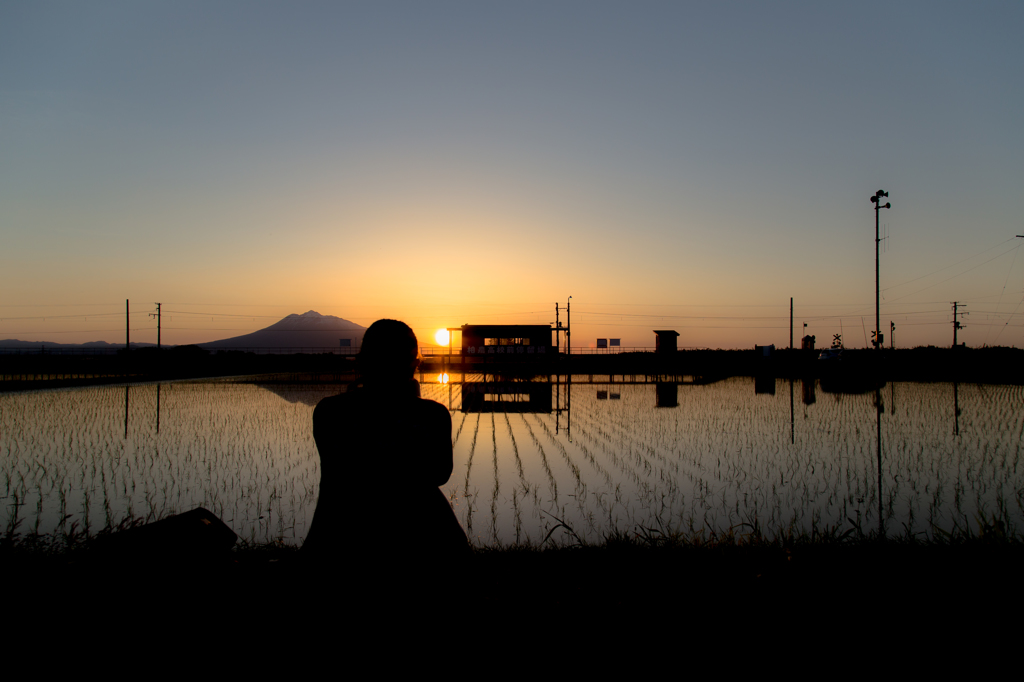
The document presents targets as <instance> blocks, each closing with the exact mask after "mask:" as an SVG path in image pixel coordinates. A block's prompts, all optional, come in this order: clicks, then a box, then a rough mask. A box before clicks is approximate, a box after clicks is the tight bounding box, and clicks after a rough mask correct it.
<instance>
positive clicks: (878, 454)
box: [875, 388, 885, 537]
mask: <svg viewBox="0 0 1024 682" xmlns="http://www.w3.org/2000/svg"><path fill="white" fill-rule="evenodd" d="M884 412H885V405H883V404H882V392H881V390H880V389H877V388H876V389H875V466H876V468H877V469H878V535H879V537H884V536H885V515H884V514H883V513H882V497H883V489H882V414H883V413H884Z"/></svg>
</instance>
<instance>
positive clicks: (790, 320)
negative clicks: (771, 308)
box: [789, 296, 793, 350]
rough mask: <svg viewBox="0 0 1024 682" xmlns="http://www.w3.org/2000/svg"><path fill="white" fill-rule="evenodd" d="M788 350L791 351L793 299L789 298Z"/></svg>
mask: <svg viewBox="0 0 1024 682" xmlns="http://www.w3.org/2000/svg"><path fill="white" fill-rule="evenodd" d="M789 349H790V350H793V297H792V296H790V297H789Z"/></svg>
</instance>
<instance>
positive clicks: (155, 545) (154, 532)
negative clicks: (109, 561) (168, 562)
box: [92, 507, 238, 559]
mask: <svg viewBox="0 0 1024 682" xmlns="http://www.w3.org/2000/svg"><path fill="white" fill-rule="evenodd" d="M237 539H238V536H237V535H235V532H234V531H232V530H231V529H230V528H228V527H227V526H226V525H225V524H224V522H223V521H221V520H220V519H219V518H217V516H216V515H214V514H213V513H212V512H210V511H209V510H207V509H204V508H202V507H196V508H195V509H193V510H192V511H189V512H185V513H184V514H176V515H175V516H169V517H167V518H166V519H161V520H160V521H155V522H153V523H147V524H146V525H144V526H138V527H136V528H130V529H128V530H123V531H120V532H117V533H111V534H110V535H104V536H100V537H98V538H96V540H95V541H94V543H93V546H92V548H93V550H95V551H96V552H97V553H98V554H100V555H101V556H104V557H118V558H133V557H134V558H143V557H152V556H159V557H161V558H164V559H201V558H209V557H212V556H216V555H218V554H226V553H227V552H229V551H230V550H231V547H232V546H233V545H234V544H235V541H236V540H237Z"/></svg>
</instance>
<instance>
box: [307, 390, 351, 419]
mask: <svg viewBox="0 0 1024 682" xmlns="http://www.w3.org/2000/svg"><path fill="white" fill-rule="evenodd" d="M351 401H352V396H350V395H349V394H347V393H339V394H338V395H332V396H330V397H327V398H324V399H323V400H321V401H320V402H318V403H317V404H316V407H315V408H313V419H319V418H322V417H324V416H326V415H330V414H335V413H337V412H340V411H343V410H344V409H345V407H346V405H348V404H349V403H350V402H351Z"/></svg>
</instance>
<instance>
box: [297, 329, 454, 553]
mask: <svg viewBox="0 0 1024 682" xmlns="http://www.w3.org/2000/svg"><path fill="white" fill-rule="evenodd" d="M357 363H358V367H359V370H360V375H361V380H360V381H359V382H357V383H356V384H353V385H352V386H351V387H349V389H348V390H347V391H346V392H345V393H341V394H339V395H336V396H333V397H330V398H325V399H323V400H321V401H320V403H319V404H318V405H317V406H316V410H314V412H313V437H314V438H315V439H316V447H317V450H318V451H319V453H320V498H319V499H318V501H317V505H316V512H315V514H314V515H313V522H312V524H311V525H310V529H309V534H308V535H307V537H306V541H305V543H304V544H303V546H302V554H303V556H305V557H307V558H309V559H312V560H314V561H316V562H317V563H319V564H321V565H324V566H325V567H326V566H329V565H332V564H334V563H335V562H342V563H341V564H340V565H339V566H338V568H339V569H340V568H346V569H352V568H354V569H356V570H359V569H363V570H371V571H376V570H378V569H388V570H392V569H393V570H400V571H403V572H404V571H406V570H408V569H412V571H411V572H416V571H420V570H422V569H430V568H433V569H435V570H443V564H444V560H445V559H451V558H456V557H459V556H463V555H465V554H467V553H468V552H469V546H468V543H467V541H466V534H465V533H464V532H463V530H462V527H461V526H460V525H459V522H458V519H456V518H455V514H454V513H453V512H452V508H451V505H449V503H448V500H447V498H446V497H445V496H444V493H442V492H441V490H440V489H439V486H441V485H443V484H444V483H446V482H447V481H448V478H449V477H450V476H451V473H452V442H451V431H452V420H451V415H450V414H449V413H448V410H447V409H446V408H445V407H444V406H442V405H440V404H439V403H436V402H434V401H432V400H423V399H421V398H420V397H419V384H418V383H417V382H416V381H415V380H414V379H413V373H414V372H415V370H416V366H417V365H418V364H419V353H418V343H417V340H416V335H415V334H414V333H413V331H412V329H410V328H409V327H408V326H407V325H406V324H404V323H403V322H398V321H397V320H377V321H376V322H374V323H373V324H372V325H370V328H369V329H367V330H366V334H365V336H364V337H363V345H362V348H361V349H360V352H359V356H358V358H357ZM421 560H427V563H426V564H421V563H420V562H421Z"/></svg>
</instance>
